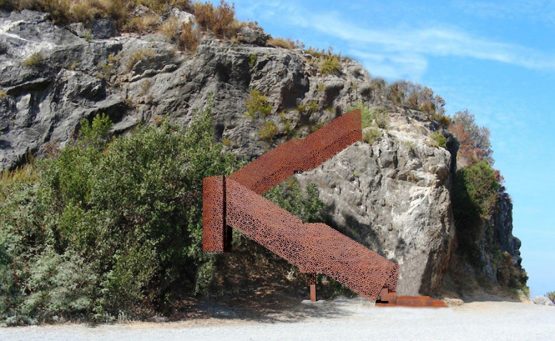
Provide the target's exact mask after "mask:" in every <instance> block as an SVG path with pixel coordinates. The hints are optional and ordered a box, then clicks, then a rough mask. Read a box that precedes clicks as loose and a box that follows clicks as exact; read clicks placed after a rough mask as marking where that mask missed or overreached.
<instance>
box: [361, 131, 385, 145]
mask: <svg viewBox="0 0 555 341" xmlns="http://www.w3.org/2000/svg"><path fill="white" fill-rule="evenodd" d="M381 136H382V132H381V131H380V130H379V129H377V128H374V127H370V128H367V129H366V130H365V131H364V136H363V139H364V142H366V143H368V144H372V143H374V142H375V141H376V140H377V139H379V138H380V137H381Z"/></svg>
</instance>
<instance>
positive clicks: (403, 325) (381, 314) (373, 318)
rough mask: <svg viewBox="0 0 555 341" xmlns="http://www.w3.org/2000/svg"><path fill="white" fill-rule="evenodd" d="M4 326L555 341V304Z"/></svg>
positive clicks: (116, 333) (184, 336) (113, 336)
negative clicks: (118, 322)
mask: <svg viewBox="0 0 555 341" xmlns="http://www.w3.org/2000/svg"><path fill="white" fill-rule="evenodd" d="M219 315H220V316H219V317H217V318H208V319H194V320H188V321H181V322H169V323H141V322H132V323H125V324H115V325H101V326H97V327H90V326H87V325H82V324H65V325H54V326H40V327H34V326H33V327H15V328H2V329H0V340H103V341H108V340H133V341H139V340H164V341H169V340H219V341H221V340H313V339H314V340H339V339H340V338H342V339H344V340H369V339H374V340H519V341H520V340H555V307H545V306H537V305H533V304H526V303H515V302H472V303H466V304H464V305H462V306H458V307H451V308H444V309H428V308H425V309H424V308H418V309H415V308H412V309H411V308H376V307H374V306H373V305H372V304H370V303H368V302H365V301H363V300H361V299H337V300H334V301H331V302H318V303H316V304H311V303H306V302H305V303H303V304H299V306H298V308H297V309H293V310H292V311H288V312H283V311H282V312H279V313H276V314H273V315H266V316H264V317H262V318H256V317H248V318H245V317H242V318H237V317H234V316H227V317H226V314H225V312H222V313H221V314H219Z"/></svg>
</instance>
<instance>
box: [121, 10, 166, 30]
mask: <svg viewBox="0 0 555 341" xmlns="http://www.w3.org/2000/svg"><path fill="white" fill-rule="evenodd" d="M158 26H160V16H159V15H157V14H147V15H143V16H139V17H133V18H131V19H129V21H128V22H127V23H126V24H125V27H124V30H125V31H131V32H140V33H147V32H148V33H150V32H154V31H155V30H156V29H157V28H158Z"/></svg>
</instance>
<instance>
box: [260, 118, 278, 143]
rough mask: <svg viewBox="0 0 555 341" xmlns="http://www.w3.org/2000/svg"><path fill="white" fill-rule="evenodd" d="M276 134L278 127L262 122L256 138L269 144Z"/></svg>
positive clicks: (272, 123) (268, 122) (269, 122)
mask: <svg viewBox="0 0 555 341" xmlns="http://www.w3.org/2000/svg"><path fill="white" fill-rule="evenodd" d="M277 133H278V127H277V126H276V124H275V123H274V122H272V121H267V122H264V124H263V125H262V127H261V128H260V130H258V137H259V138H260V139H261V140H263V141H266V142H271V141H272V140H273V138H274V136H276V135H277Z"/></svg>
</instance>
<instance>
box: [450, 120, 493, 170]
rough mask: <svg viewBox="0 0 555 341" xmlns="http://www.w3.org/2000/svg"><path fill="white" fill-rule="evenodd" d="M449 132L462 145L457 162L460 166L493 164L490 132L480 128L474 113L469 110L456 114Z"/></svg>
mask: <svg viewBox="0 0 555 341" xmlns="http://www.w3.org/2000/svg"><path fill="white" fill-rule="evenodd" d="M449 131H450V132H451V133H452V134H453V135H454V136H455V137H456V138H457V140H458V141H459V144H460V145H459V152H458V154H457V162H458V163H459V165H460V166H466V165H469V164H472V163H475V162H478V161H481V160H484V161H486V162H488V163H489V164H493V157H492V154H493V151H492V149H491V143H490V140H489V130H488V129H487V128H485V127H480V126H478V124H476V121H475V118H474V115H473V114H472V113H470V112H469V111H468V110H464V111H460V112H457V113H455V115H453V118H452V122H451V125H450V126H449Z"/></svg>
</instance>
